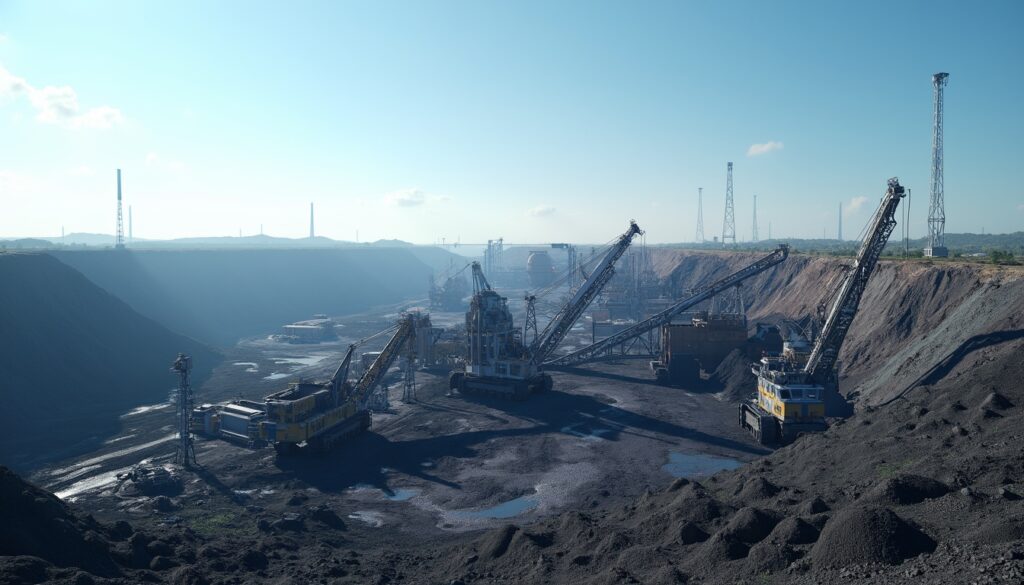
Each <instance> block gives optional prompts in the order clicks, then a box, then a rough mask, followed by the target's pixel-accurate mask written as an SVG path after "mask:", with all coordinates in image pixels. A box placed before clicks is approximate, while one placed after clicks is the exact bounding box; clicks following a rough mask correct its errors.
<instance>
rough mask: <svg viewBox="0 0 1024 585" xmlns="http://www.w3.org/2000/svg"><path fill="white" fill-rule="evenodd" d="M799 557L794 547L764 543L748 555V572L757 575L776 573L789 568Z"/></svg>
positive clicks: (753, 548) (751, 550) (752, 549)
mask: <svg viewBox="0 0 1024 585" xmlns="http://www.w3.org/2000/svg"><path fill="white" fill-rule="evenodd" d="M799 556H800V555H799V554H798V553H797V552H796V551H795V550H793V548H792V547H789V546H777V545H775V544H773V543H770V542H762V543H760V544H757V545H754V546H753V547H752V548H751V549H750V552H749V553H747V567H748V569H747V570H748V571H750V572H751V573H754V574H757V575H761V574H763V573H774V572H776V571H781V570H782V569H785V568H786V567H788V566H789V565H790V563H792V562H793V561H795V560H796V559H797V558H798V557H799Z"/></svg>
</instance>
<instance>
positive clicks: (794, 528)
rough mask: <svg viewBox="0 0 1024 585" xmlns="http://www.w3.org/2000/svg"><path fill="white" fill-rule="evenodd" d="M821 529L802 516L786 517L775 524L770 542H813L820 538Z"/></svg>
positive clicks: (769, 538) (770, 535) (769, 536)
mask: <svg viewBox="0 0 1024 585" xmlns="http://www.w3.org/2000/svg"><path fill="white" fill-rule="evenodd" d="M819 534H820V533H819V531H818V529H817V528H815V527H814V526H813V525H811V524H809V523H807V522H806V521H804V520H803V519H802V518H792V517H790V518H786V519H784V520H783V521H782V522H779V523H778V524H776V525H775V528H774V529H773V530H772V532H771V534H769V535H768V542H770V543H775V544H812V543H814V542H815V541H817V540H818V536H819Z"/></svg>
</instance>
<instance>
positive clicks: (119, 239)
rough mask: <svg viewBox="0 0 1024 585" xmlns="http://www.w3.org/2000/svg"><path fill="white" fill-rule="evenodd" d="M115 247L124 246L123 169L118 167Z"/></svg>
mask: <svg viewBox="0 0 1024 585" xmlns="http://www.w3.org/2000/svg"><path fill="white" fill-rule="evenodd" d="M114 248H118V249H120V248H124V219H123V216H122V215H121V169H117V235H116V236H114Z"/></svg>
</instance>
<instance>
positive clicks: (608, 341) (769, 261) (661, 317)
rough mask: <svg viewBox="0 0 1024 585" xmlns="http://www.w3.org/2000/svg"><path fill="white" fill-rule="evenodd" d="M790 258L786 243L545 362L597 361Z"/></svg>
mask: <svg viewBox="0 0 1024 585" xmlns="http://www.w3.org/2000/svg"><path fill="white" fill-rule="evenodd" d="M788 257H789V246H788V245H786V244H780V245H779V247H778V248H776V249H775V251H774V252H772V253H771V254H768V255H767V256H765V257H764V258H761V259H760V260H758V261H757V262H754V263H753V264H751V265H750V266H747V267H746V268H743V269H741V270H738V271H736V272H734V273H732V274H730V275H729V276H726V277H725V278H722V279H720V280H718V281H716V282H713V283H711V284H709V285H707V286H702V287H700V288H698V289H696V290H695V291H693V294H691V295H690V296H688V297H686V298H685V299H683V300H681V301H679V302H678V303H676V304H674V305H672V306H671V307H669V308H667V309H665V310H664V311H662V312H660V313H658V314H657V315H654V316H653V317H651V318H649V319H645V320H643V321H641V322H639V323H637V324H635V325H632V326H630V327H628V328H626V329H624V330H622V331H620V332H618V333H616V334H614V335H612V336H610V337H606V338H605V339H602V340H601V341H598V342H597V343H595V344H593V345H588V346H587V347H584V348H581V349H578V350H576V351H574V352H572V353H570V354H567V355H564V356H559V357H556V358H553V359H550V360H548V361H546V362H544V364H545V365H558V366H567V365H573V364H581V363H584V362H589V361H593V360H594V359H595V358H597V356H600V355H602V354H603V353H605V352H607V351H608V350H610V349H611V348H613V347H616V346H618V345H622V344H623V343H625V342H627V341H629V340H631V339H635V338H637V337H639V336H641V335H643V334H644V333H647V332H648V331H650V330H652V329H654V328H656V327H661V326H662V325H667V324H669V323H671V322H672V319H673V317H675V316H676V315H678V314H680V313H682V312H683V311H685V310H687V309H689V308H691V307H693V306H695V305H697V304H698V303H701V302H703V301H705V300H707V299H710V298H711V297H713V296H715V295H717V294H719V293H721V292H723V291H726V290H728V289H729V288H730V287H733V286H737V285H739V284H740V283H741V282H743V281H744V280H746V279H748V278H750V277H752V276H756V275H758V274H760V273H762V272H764V271H765V270H768V269H769V268H771V267H772V266H775V265H777V264H781V263H782V262H783V261H784V260H785V259H786V258H788Z"/></svg>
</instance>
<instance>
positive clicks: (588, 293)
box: [529, 221, 643, 364]
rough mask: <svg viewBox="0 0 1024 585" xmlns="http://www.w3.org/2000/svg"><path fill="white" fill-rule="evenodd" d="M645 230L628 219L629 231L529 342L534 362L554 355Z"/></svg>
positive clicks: (620, 237) (530, 353) (613, 245)
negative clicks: (531, 342)
mask: <svg viewBox="0 0 1024 585" xmlns="http://www.w3.org/2000/svg"><path fill="white" fill-rule="evenodd" d="M642 233H643V231H642V230H641V229H640V227H639V226H637V225H636V222H635V221H630V222H629V229H628V230H626V233H624V234H622V235H621V236H619V239H618V240H617V241H616V242H615V243H614V244H612V247H611V248H610V249H609V250H608V253H607V254H605V256H604V258H602V259H601V262H600V263H598V265H597V266H596V267H595V268H594V270H593V271H592V272H591V273H590V276H589V277H587V279H586V281H585V282H584V283H583V285H582V286H580V288H579V289H578V290H577V291H576V293H575V294H574V295H573V296H572V298H571V299H569V302H567V303H566V304H565V306H563V307H562V308H561V309H559V311H558V313H557V314H555V317H554V319H552V320H551V322H550V323H548V325H547V327H545V328H544V331H543V332H542V333H541V334H540V335H539V336H538V337H537V339H536V340H535V341H534V342H533V344H532V345H530V350H529V355H530V359H531V360H532V361H533V363H535V364H540V363H543V362H544V360H546V359H547V358H548V356H550V355H551V352H553V351H554V349H555V348H556V347H558V344H559V343H561V342H562V339H564V338H565V336H566V334H567V333H569V329H571V328H572V325H573V323H575V322H576V319H579V317H580V315H582V314H583V311H585V310H586V308H587V306H588V305H590V302H591V301H593V300H594V298H595V297H596V296H597V295H598V293H600V292H601V289H603V288H604V285H605V284H607V283H608V281H609V280H611V278H612V275H613V274H615V262H616V261H617V260H618V259H619V258H621V257H622V255H623V254H625V253H626V249H627V248H629V245H630V243H632V241H633V237H634V236H637V235H639V234H642Z"/></svg>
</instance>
